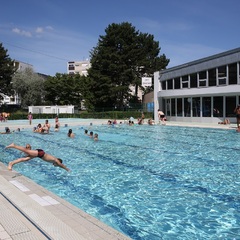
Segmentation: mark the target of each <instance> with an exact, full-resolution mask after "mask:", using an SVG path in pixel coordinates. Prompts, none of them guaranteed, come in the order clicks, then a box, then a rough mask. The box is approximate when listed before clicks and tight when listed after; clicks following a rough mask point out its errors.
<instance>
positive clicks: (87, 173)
mask: <svg viewBox="0 0 240 240" xmlns="http://www.w3.org/2000/svg"><path fill="white" fill-rule="evenodd" d="M71 128H72V129H73V132H74V133H75V135H76V136H75V139H69V138H67V137H66V134H67V131H68V128H67V127H66V128H65V127H62V128H61V130H60V132H56V133H55V132H53V134H51V135H41V134H36V133H33V132H31V130H30V129H23V130H22V131H21V132H19V133H14V134H9V135H5V134H4V135H0V140H1V143H0V147H1V149H3V148H4V147H5V146H6V145H8V144H9V143H11V142H15V143H17V144H21V145H25V144H26V143H27V142H28V143H30V144H31V145H32V147H33V149H35V148H42V149H44V150H45V151H46V152H49V153H51V154H53V155H55V156H59V157H61V158H62V159H63V160H64V163H65V164H66V165H67V166H68V167H69V168H70V169H71V172H69V173H68V172H66V171H64V170H62V169H59V168H54V167H53V166H52V165H51V164H48V163H45V162H43V161H41V160H40V159H33V160H31V161H29V162H26V163H20V164H18V165H15V166H14V169H15V170H16V171H18V172H20V173H22V174H24V175H25V176H27V177H29V178H31V179H33V180H34V181H35V182H37V183H38V184H40V185H42V186H43V187H45V188H47V189H48V190H50V191H52V192H54V193H55V194H57V195H59V196H60V197H62V198H64V199H66V200H67V201H69V202H71V203H72V204H74V205H76V206H77V207H79V208H81V209H83V210H84V211H86V212H88V213H89V214H91V215H93V216H95V217H96V218H98V219H100V220H101V221H103V222H105V223H106V224H108V225H110V226H112V227H114V228H115V229H117V230H119V231H121V232H123V233H125V234H126V235H128V236H130V237H131V238H132V239H150V240H154V239H239V238H240V190H239V189H240V176H239V170H240V160H239V159H240V150H239V149H240V148H239V145H240V143H239V136H240V135H239V134H237V133H236V132H235V131H234V130H218V129H202V128H190V127H171V126H148V125H142V126H138V125H136V126H132V127H131V126H127V125H121V126H118V127H109V126H107V125H102V126H95V125H93V126H91V128H90V126H87V127H82V126H81V125H79V126H76V127H71ZM85 128H89V130H92V131H93V132H97V133H98V134H99V139H100V140H99V141H98V142H94V141H92V139H89V138H88V137H87V136H85V135H84V129H85ZM20 156H21V154H20V153H19V152H18V151H17V150H13V149H8V150H6V151H5V150H3V152H2V154H1V159H3V162H4V163H5V164H6V165H7V163H8V162H9V161H12V160H13V159H14V158H18V157H20Z"/></svg>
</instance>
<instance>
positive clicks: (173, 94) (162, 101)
mask: <svg viewBox="0 0 240 240" xmlns="http://www.w3.org/2000/svg"><path fill="white" fill-rule="evenodd" d="M238 104H240V48H237V49H233V50H230V51H227V52H223V53H220V54H216V55H213V56H210V57H206V58H203V59H199V60H196V61H193V62H189V63H186V64H183V65H179V66H176V67H172V68H169V69H166V70H162V71H159V72H155V73H154V118H155V120H156V119H158V116H157V111H158V109H160V110H162V111H163V112H164V113H165V115H166V117H167V120H170V121H184V122H206V123H215V122H219V121H223V120H224V119H225V118H228V119H229V120H230V121H231V122H236V119H235V113H234V109H235V107H236V105H238Z"/></svg>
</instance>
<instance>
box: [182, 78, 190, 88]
mask: <svg viewBox="0 0 240 240" xmlns="http://www.w3.org/2000/svg"><path fill="white" fill-rule="evenodd" d="M188 84H189V80H188V76H187V75H186V76H183V77H182V88H189V85H188Z"/></svg>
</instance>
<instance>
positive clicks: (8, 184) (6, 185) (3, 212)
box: [0, 163, 130, 240]
mask: <svg viewBox="0 0 240 240" xmlns="http://www.w3.org/2000/svg"><path fill="white" fill-rule="evenodd" d="M0 239H1V240H2V239H4V240H8V239H16V240H20V239H24V240H26V239H36V240H41V239H58V240H60V239H62V240H66V239H69V240H71V239H73V240H75V239H76V240H81V239H104V240H114V239H116V240H124V239H126V240H127V239H130V238H128V237H127V236H124V235H123V234H122V233H119V232H118V231H116V230H115V229H113V228H111V227H109V226H107V225H105V224H104V223H102V222H100V221H99V220H97V219H95V218H94V217H92V216H90V215H89V214H87V213H85V212H83V211H82V210H80V209H79V208H77V207H75V206H73V205H71V204H70V203H68V202H67V201H65V200H63V199H61V198H60V197H58V196H56V195H55V194H53V193H51V192H49V191H47V190H46V189H45V188H43V187H41V186H39V185H38V184H36V183H34V182H33V181H32V180H30V179H28V178H26V177H24V176H22V175H21V174H19V173H17V172H15V171H8V170H7V167H6V166H5V165H4V164H3V163H0Z"/></svg>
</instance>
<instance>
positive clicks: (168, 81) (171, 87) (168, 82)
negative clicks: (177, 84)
mask: <svg viewBox="0 0 240 240" xmlns="http://www.w3.org/2000/svg"><path fill="white" fill-rule="evenodd" d="M167 89H173V80H172V79H169V80H167Z"/></svg>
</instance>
